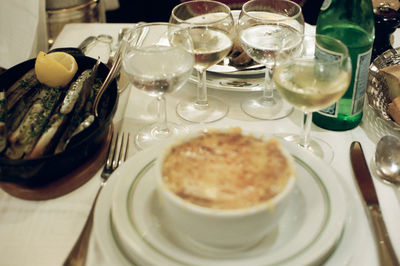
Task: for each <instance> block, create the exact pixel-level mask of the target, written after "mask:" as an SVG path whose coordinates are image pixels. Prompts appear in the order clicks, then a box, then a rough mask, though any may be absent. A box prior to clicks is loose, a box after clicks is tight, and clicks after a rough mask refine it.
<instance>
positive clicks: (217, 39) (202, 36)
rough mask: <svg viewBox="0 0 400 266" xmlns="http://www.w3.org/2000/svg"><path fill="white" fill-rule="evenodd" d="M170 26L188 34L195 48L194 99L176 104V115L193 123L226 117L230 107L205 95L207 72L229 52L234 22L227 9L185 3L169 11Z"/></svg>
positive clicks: (199, 0) (204, 1) (201, 0)
mask: <svg viewBox="0 0 400 266" xmlns="http://www.w3.org/2000/svg"><path fill="white" fill-rule="evenodd" d="M170 23H174V24H179V25H182V26H183V27H185V28H187V29H188V30H189V33H190V35H191V38H192V40H193V46H194V51H193V53H194V56H195V64H194V69H195V70H196V71H197V74H198V88H197V98H196V99H194V100H187V101H181V102H180V103H178V105H177V107H176V112H177V114H178V115H179V116H180V117H181V118H183V119H184V120H186V121H189V122H195V123H209V122H214V121H216V120H219V119H221V118H223V117H225V116H226V114H227V113H228V109H229V106H228V105H227V104H226V103H225V102H223V101H221V100H219V99H217V98H214V97H210V96H208V94H207V80H206V70H207V69H208V68H209V67H211V66H212V65H215V64H217V63H218V62H219V61H221V60H223V59H224V58H225V57H226V56H227V55H228V53H229V52H230V50H231V49H232V45H233V39H234V20H233V16H232V14H231V10H230V8H229V7H228V6H226V5H225V4H223V3H220V2H217V1H210V0H194V1H187V2H184V3H182V4H179V5H177V6H176V7H175V8H174V9H173V10H172V13H171V17H170Z"/></svg>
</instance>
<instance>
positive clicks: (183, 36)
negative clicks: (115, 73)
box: [123, 23, 194, 149]
mask: <svg viewBox="0 0 400 266" xmlns="http://www.w3.org/2000/svg"><path fill="white" fill-rule="evenodd" d="M192 51H193V43H192V41H191V38H190V35H189V33H188V31H187V30H186V29H183V28H182V27H180V26H179V25H174V24H169V23H148V24H143V25H139V26H137V27H136V28H134V29H133V30H132V32H131V33H130V34H129V38H128V40H127V48H126V49H125V52H124V54H123V67H124V71H125V72H126V75H127V77H128V80H129V82H130V83H131V84H132V85H133V86H134V87H135V88H137V89H140V90H143V91H145V92H146V93H147V94H149V95H151V96H154V97H156V98H157V102H158V114H157V117H158V121H157V122H156V123H155V124H153V125H150V126H147V127H144V128H142V129H141V130H140V131H139V132H138V134H137V135H136V138H135V143H136V146H137V147H138V149H145V148H147V147H149V146H152V145H154V144H155V143H157V142H158V141H160V140H164V139H166V138H169V137H171V136H173V135H174V134H177V133H178V134H179V133H182V131H183V132H184V131H185V128H184V127H182V126H180V125H177V124H174V123H171V122H168V121H167V113H166V102H165V95H164V94H165V93H171V92H174V91H176V90H178V89H179V88H181V87H182V86H183V84H185V82H186V81H187V80H188V78H189V77H190V75H191V72H192V69H193V64H194V56H193V53H192Z"/></svg>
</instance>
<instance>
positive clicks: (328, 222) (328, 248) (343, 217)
mask: <svg viewBox="0 0 400 266" xmlns="http://www.w3.org/2000/svg"><path fill="white" fill-rule="evenodd" d="M284 145H288V147H287V148H288V149H289V152H291V154H292V155H293V153H297V154H298V153H300V156H297V159H298V160H300V164H303V165H305V166H306V167H307V168H309V170H311V171H313V172H318V171H319V172H321V171H322V169H321V168H320V167H319V169H317V170H315V169H314V168H315V166H314V168H313V166H312V165H311V164H314V165H316V162H318V161H315V160H316V158H314V159H313V160H314V161H313V162H312V163H307V162H305V160H302V159H300V157H303V156H302V153H304V152H305V151H303V150H300V149H299V148H298V147H295V145H293V144H292V143H287V142H284ZM158 150H159V148H158V149H157V151H158ZM293 150H294V152H293ZM154 152H156V151H155V150H154V151H147V153H146V154H145V155H142V156H141V159H142V160H143V158H147V157H150V156H151V154H152V153H154ZM305 155H306V156H311V155H309V154H305ZM153 157H155V156H153ZM303 158H304V157H303ZM306 158H307V157H306ZM310 158H312V156H311V157H310ZM308 159H309V158H308ZM142 160H140V161H142ZM298 160H296V163H299V162H298ZM318 163H320V162H318ZM323 163H324V162H323ZM135 164H136V165H139V164H138V162H136V163H135ZM149 164H151V160H149V158H147V164H146V163H145V165H144V166H143V162H142V163H141V164H140V165H141V167H137V166H136V167H135V168H137V170H136V169H135V175H134V176H135V177H134V178H132V179H131V180H130V181H129V186H133V183H134V182H135V180H136V177H137V176H139V175H140V172H141V171H143V170H144V169H145V168H147V167H148V165H149ZM324 164H325V163H324ZM326 166H328V167H330V166H329V165H326ZM303 167H304V166H303ZM139 168H140V169H139ZM309 170H308V171H309ZM121 171H122V170H121ZM121 171H120V172H121ZM314 175H316V176H317V177H319V178H320V176H321V174H318V173H315V174H314ZM331 175H333V177H336V175H337V174H336V173H335V172H334V171H333V170H332V169H331V170H330V174H329V175H328V176H331ZM131 176H132V174H131ZM122 178H123V177H122ZM122 178H120V179H119V180H120V181H119V182H118V184H116V188H115V191H117V190H118V189H117V188H118V186H121V184H123V181H121V180H122ZM313 178H314V179H313V180H314V181H316V180H315V177H313ZM323 179H326V178H320V182H321V185H322V186H325V187H326V186H327V183H328V184H329V183H330V182H327V181H325V182H324V180H323ZM327 180H328V179H327ZM331 183H332V182H331ZM321 185H319V186H321ZM335 185H336V189H338V190H337V191H338V192H339V193H342V194H344V191H343V188H342V187H341V186H342V184H341V183H340V182H336V184H335ZM125 186H126V184H125ZM325 189H326V188H325ZM328 190H329V189H328ZM115 191H114V193H113V194H114V195H113V202H115V200H114V197H115V195H116V194H118V193H116V192H115ZM130 191H131V188H129V189H128V193H130ZM326 194H327V196H328V200H329V201H330V203H329V204H328V208H332V204H334V205H335V204H336V205H337V204H339V205H341V207H343V208H344V210H343V211H342V212H341V213H339V218H340V215H341V219H340V221H339V224H338V225H336V226H337V227H338V228H340V229H339V230H338V229H336V230H337V231H338V232H336V235H335V237H334V238H333V240H332V241H331V243H330V244H328V245H325V250H323V252H319V255H318V254H317V255H316V256H314V257H315V258H313V259H312V261H310V260H307V259H305V258H302V254H301V253H309V252H305V251H304V250H303V249H302V250H301V251H300V252H299V254H297V253H296V255H294V256H293V257H294V258H295V259H294V261H296V260H297V259H298V258H297V259H296V257H300V263H314V262H315V260H317V261H318V260H321V259H324V260H325V259H326V258H327V257H328V256H330V255H331V253H329V251H331V250H334V249H335V247H336V245H337V243H339V241H340V237H341V235H342V233H343V230H344V226H345V220H346V209H345V208H346V206H345V204H344V200H343V199H342V198H341V199H339V200H336V202H335V201H332V200H331V199H329V198H330V197H332V196H333V195H330V193H329V192H328V191H326ZM340 202H341V204H340ZM111 212H112V211H111ZM329 215H332V213H330V214H329ZM128 216H129V215H128ZM336 222H338V221H336ZM325 223H326V224H325V225H324V228H323V229H321V232H320V233H319V236H318V238H321V235H322V238H323V237H324V236H325V235H326V234H327V232H329V230H332V227H333V226H334V225H331V224H332V223H334V224H335V222H334V221H332V220H331V219H329V217H328V218H327V219H326V222H325ZM326 227H328V228H326ZM339 231H340V232H339ZM331 236H332V233H329V237H331ZM319 241H321V240H320V239H314V240H313V241H312V242H311V243H310V244H309V246H307V247H305V250H307V249H309V248H310V247H312V246H313V245H315V244H316V243H318V242H319ZM116 242H117V241H116ZM118 244H119V243H118ZM119 245H120V244H119ZM120 248H122V249H123V247H120ZM157 252H159V251H158V250H157ZM162 254H163V253H162ZM310 254H312V253H310ZM321 254H322V255H321ZM303 257H304V256H303ZM301 259H302V260H301ZM287 260H289V262H293V258H291V257H289V258H287ZM304 260H305V261H304ZM280 263H285V260H283V262H280Z"/></svg>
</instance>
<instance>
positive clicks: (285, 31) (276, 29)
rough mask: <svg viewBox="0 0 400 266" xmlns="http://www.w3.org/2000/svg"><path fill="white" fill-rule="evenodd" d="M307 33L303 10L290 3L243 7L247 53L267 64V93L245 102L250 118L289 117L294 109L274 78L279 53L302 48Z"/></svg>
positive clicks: (259, 1)
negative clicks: (278, 91) (281, 92)
mask: <svg viewBox="0 0 400 266" xmlns="http://www.w3.org/2000/svg"><path fill="white" fill-rule="evenodd" d="M303 33H304V19H303V15H302V13H301V7H300V6H299V5H298V4H296V3H294V2H292V1H288V0H252V1H249V2H247V3H245V4H244V5H243V6H242V10H241V12H240V15H239V22H238V39H239V42H240V45H241V46H242V48H243V50H244V51H245V52H246V53H247V54H248V55H249V56H250V57H251V58H252V59H253V60H254V61H256V62H258V63H260V64H263V65H265V67H266V72H265V84H264V90H263V92H262V93H261V94H260V93H253V94H251V95H250V97H248V98H246V99H244V100H243V101H242V103H241V108H242V110H243V111H244V112H245V113H246V114H248V115H249V116H252V117H255V118H259V119H266V120H274V119H280V118H283V117H285V116H287V115H289V114H290V113H291V112H292V110H293V107H292V106H291V105H290V104H288V103H287V102H286V101H284V100H283V99H282V98H281V97H280V95H279V93H277V91H276V90H275V88H274V85H273V83H272V81H271V77H272V74H273V71H274V66H275V58H276V54H277V53H278V51H282V50H283V51H286V52H287V53H291V52H293V50H296V49H299V47H300V44H301V36H302V35H303Z"/></svg>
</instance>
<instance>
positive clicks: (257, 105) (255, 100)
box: [241, 91, 294, 120]
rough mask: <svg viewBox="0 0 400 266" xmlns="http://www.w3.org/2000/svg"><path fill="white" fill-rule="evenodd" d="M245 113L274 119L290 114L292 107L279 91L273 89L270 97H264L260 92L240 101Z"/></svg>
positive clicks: (265, 118)
mask: <svg viewBox="0 0 400 266" xmlns="http://www.w3.org/2000/svg"><path fill="white" fill-rule="evenodd" d="M241 108H242V110H243V112H245V113H246V114H247V115H249V116H251V117H254V118H258V119H264V120H276V119H281V118H284V117H286V116H288V115H290V114H291V113H292V112H293V110H294V108H293V106H292V105H290V104H289V103H288V102H287V101H286V100H284V99H282V97H281V96H280V95H279V93H277V92H275V91H274V96H273V98H272V99H269V98H267V97H264V96H263V94H262V92H261V93H260V92H258V93H255V94H252V95H251V96H250V97H249V98H246V99H245V100H244V101H242V103H241Z"/></svg>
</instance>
